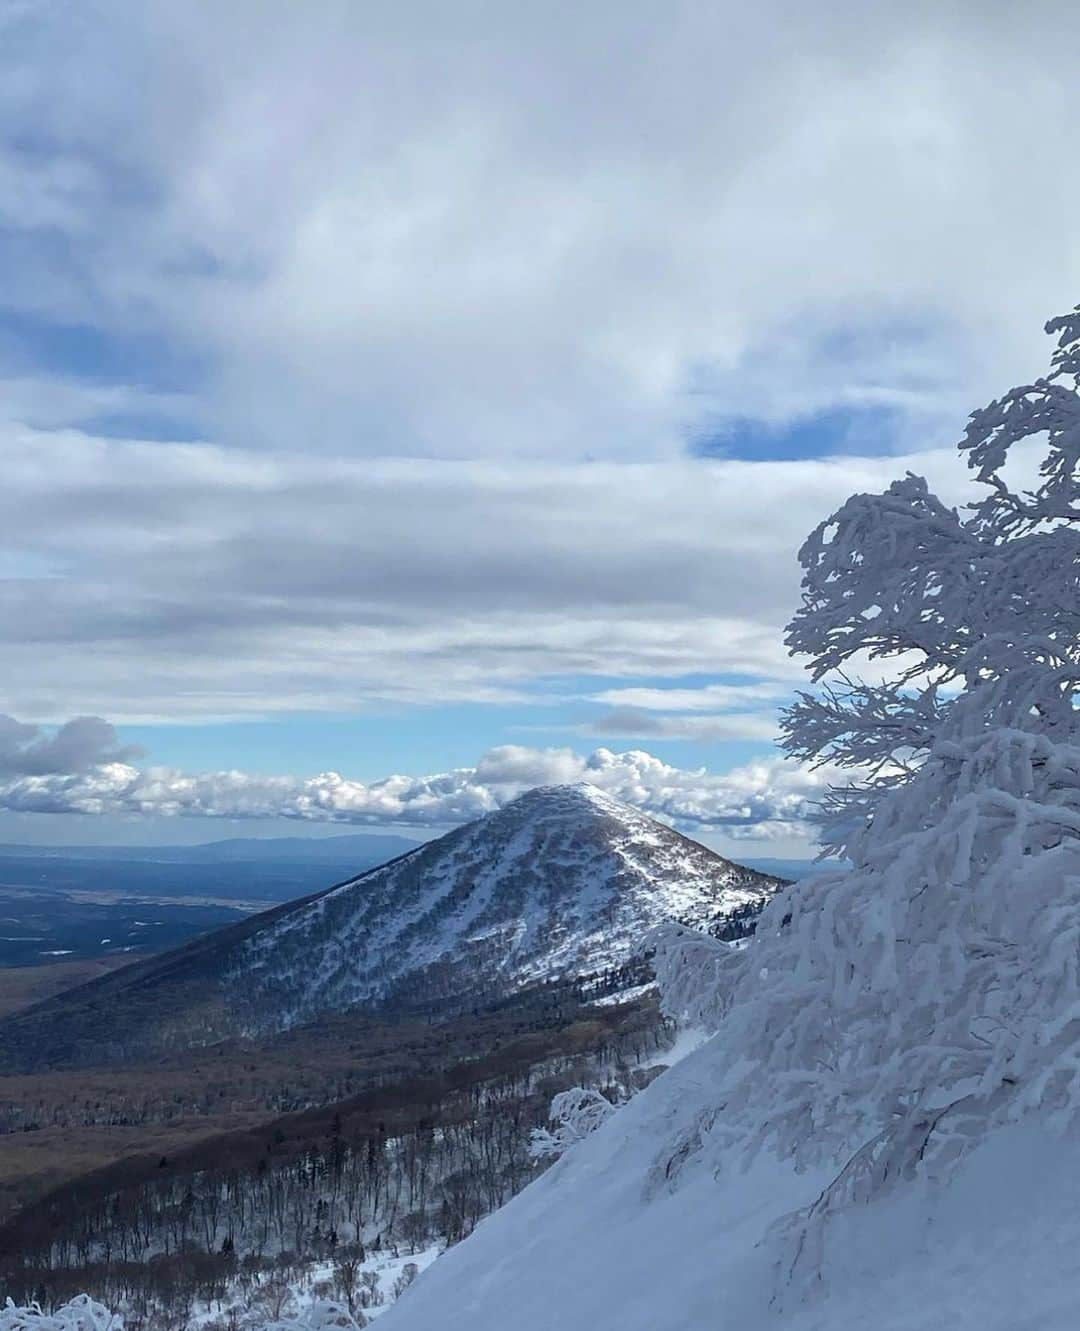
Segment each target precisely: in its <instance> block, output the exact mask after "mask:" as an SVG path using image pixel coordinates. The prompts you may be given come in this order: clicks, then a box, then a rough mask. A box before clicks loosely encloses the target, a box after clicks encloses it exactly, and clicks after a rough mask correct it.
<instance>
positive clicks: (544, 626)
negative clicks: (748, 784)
mask: <svg viewBox="0 0 1080 1331" xmlns="http://www.w3.org/2000/svg"><path fill="white" fill-rule="evenodd" d="M905 466H910V467H913V468H915V469H917V470H921V471H924V472H927V473H928V474H929V475H930V477H931V479H932V481H933V482H934V483H935V484H936V485H938V487H939V488H941V489H943V491H944V493H945V494H946V495H948V494H949V493H950V491H952V492H955V491H956V489H957V480H958V478H962V468H961V467H960V465H959V463H958V462H957V460H956V459H955V458H954V457H953V456H952V455H951V454H950V453H940V452H935V453H928V454H924V455H920V456H914V455H911V456H906V457H903V458H889V459H874V458H846V459H843V460H835V459H834V460H829V459H824V460H806V461H800V462H769V463H751V462H735V461H727V462H723V461H714V462H695V461H683V462H667V463H653V464H637V465H626V464H624V465H616V464H603V463H594V464H588V463H580V464H560V465H558V466H556V465H554V464H524V463H518V464H514V465H513V466H502V465H500V464H496V463H491V462H432V461H428V462H422V463H421V462H409V461H392V460H382V461H380V462H364V461H358V460H352V461H348V460H342V459H338V460H335V461H333V462H331V461H328V460H325V459H318V458H304V457H299V456H296V455H290V456H283V455H275V456H273V457H266V456H258V455H254V454H251V453H241V452H238V451H236V450H226V449H219V448H214V447H210V446H196V445H181V444H150V443H135V442H131V441H125V440H111V439H103V438H92V437H89V436H86V435H81V434H71V433H61V432H51V433H40V432H30V431H26V430H14V429H11V430H8V431H5V430H4V429H3V428H2V427H0V474H2V475H3V478H4V480H3V485H2V486H0V532H2V533H3V536H2V538H0V677H2V678H3V680H4V695H5V696H4V698H3V704H4V706H5V708H6V709H7V710H9V711H11V712H13V713H14V714H15V715H18V716H29V717H33V718H34V719H35V720H39V721H52V722H59V721H62V720H64V719H66V718H67V717H70V716H71V715H72V714H73V713H96V714H99V715H105V716H109V717H110V718H112V719H113V720H115V721H117V722H123V721H128V722H132V721H137V720H145V719H148V720H154V719H158V718H166V719H176V720H179V719H185V718H200V719H206V718H210V717H243V716H252V715H256V716H258V715H268V714H273V713H276V712H284V711H288V712H299V711H335V710H336V711H351V710H362V709H364V708H365V707H371V706H376V705H383V704H386V703H393V704H409V703H424V704H426V703H433V702H439V703H453V702H460V701H472V702H514V701H520V700H521V699H522V698H523V696H524V694H525V691H526V690H527V689H528V688H529V686H530V685H532V684H534V683H535V682H536V681H537V680H542V679H544V678H547V677H552V676H554V677H563V678H565V677H567V676H589V675H600V676H607V677H609V678H610V677H620V676H622V677H628V676H636V677H638V678H642V677H645V678H648V677H650V676H658V675H659V676H680V675H687V674H691V673H694V672H708V673H711V674H719V673H726V674H731V675H744V676H766V677H769V678H770V679H772V680H773V681H779V682H780V689H779V692H780V693H782V692H783V691H784V688H785V687H787V686H788V685H790V682H791V681H792V680H793V679H795V678H797V677H799V675H800V674H801V668H800V667H799V666H798V665H797V664H795V663H793V662H792V661H790V660H789V659H788V657H787V656H786V653H785V651H784V648H783V646H782V642H781V638H782V629H783V625H784V623H785V622H786V620H787V619H788V618H789V616H790V613H791V611H792V609H793V608H794V606H795V605H796V604H797V601H798V578H799V570H798V565H797V562H796V551H797V549H798V546H799V544H800V543H801V541H802V539H803V538H804V536H805V534H806V533H807V532H808V531H809V530H810V528H811V527H812V526H813V525H814V524H815V523H816V522H817V521H819V520H820V518H822V517H824V516H825V515H826V514H827V513H828V512H829V511H830V510H831V509H832V508H834V507H835V506H836V505H838V504H839V503H840V502H841V501H842V500H843V499H844V498H845V497H846V496H847V494H848V493H850V491H851V490H852V489H853V488H865V489H880V488H881V487H882V486H884V485H885V484H887V483H888V481H889V480H891V479H892V477H893V476H894V475H895V474H896V473H897V471H902V469H903V468H904V467H905ZM747 688H748V686H743V691H742V693H741V694H740V695H739V696H736V695H734V694H732V693H730V692H728V693H723V692H720V693H717V692H714V693H712V694H704V695H700V696H695V698H694V699H693V700H692V702H691V703H690V704H687V700H686V698H685V697H684V696H683V695H681V694H680V693H679V692H678V691H669V692H667V693H666V694H665V693H664V692H663V691H659V690H657V691H654V692H653V693H651V694H650V693H649V692H648V691H647V690H646V691H644V692H643V691H642V689H641V688H637V689H633V690H630V691H629V692H627V691H619V690H613V691H609V692H601V693H599V694H597V693H594V692H592V691H589V690H586V693H587V695H588V697H590V698H591V699H593V700H594V701H597V702H601V703H603V704H607V705H610V706H611V707H613V708H623V709H625V708H627V707H632V708H634V709H635V711H634V712H633V713H632V714H631V715H630V716H629V717H628V716H627V714H626V713H625V711H623V712H622V714H621V715H622V719H623V720H624V721H626V720H628V719H633V721H634V723H635V724H634V726H633V727H632V728H631V730H630V731H629V732H628V731H626V730H625V729H623V730H622V731H621V732H619V733H622V734H624V735H638V736H640V737H643V738H648V736H649V735H650V734H655V733H658V732H657V731H656V730H655V726H656V724H657V723H656V722H655V721H654V722H653V723H652V724H653V726H654V729H653V730H649V729H647V728H646V727H647V725H648V724H649V723H648V721H647V720H646V719H643V718H644V713H645V712H649V711H651V712H654V713H659V708H660V707H666V708H669V709H671V710H672V711H673V712H682V711H686V712H687V717H685V718H684V719H683V720H682V721H681V722H679V723H678V725H676V724H675V723H674V722H672V723H671V725H672V728H673V729H681V730H682V731H683V732H684V733H690V732H692V731H693V730H694V729H695V726H696V727H697V728H698V730H699V731H700V729H701V726H702V724H703V723H702V722H701V721H700V720H699V721H697V722H693V721H691V720H690V719H689V712H704V713H709V712H711V713H713V714H716V713H720V712H722V711H732V710H736V709H738V710H742V711H744V712H748V713H756V714H758V715H757V716H756V719H755V720H754V721H753V723H752V724H753V728H754V734H755V735H758V736H760V735H761V734H763V733H764V730H765V729H766V728H767V726H768V724H770V723H769V722H768V720H767V718H765V717H764V716H763V715H762V714H764V713H767V712H768V711H769V709H770V706H771V703H770V697H772V698H773V699H775V697H776V695H777V685H776V683H773V684H772V685H769V686H766V687H765V688H764V689H763V690H759V691H758V693H757V694H756V695H755V694H753V693H752V692H748V691H747ZM618 721H619V716H618V715H617V716H616V718H615V721H613V722H610V723H609V729H608V730H607V731H604V732H602V733H607V734H612V733H615V732H614V731H613V730H612V729H611V728H610V726H614V725H616V724H617V723H618ZM725 724H727V723H726V722H725Z"/></svg>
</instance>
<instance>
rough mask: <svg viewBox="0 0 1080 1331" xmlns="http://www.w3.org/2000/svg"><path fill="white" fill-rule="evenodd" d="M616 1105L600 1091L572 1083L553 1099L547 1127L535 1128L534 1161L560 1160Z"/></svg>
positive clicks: (532, 1146)
mask: <svg viewBox="0 0 1080 1331" xmlns="http://www.w3.org/2000/svg"><path fill="white" fill-rule="evenodd" d="M614 1111H615V1106H614V1105H613V1104H612V1103H611V1101H610V1100H609V1099H608V1098H607V1097H606V1096H604V1095H601V1094H600V1092H599V1091H595V1090H592V1089H591V1088H589V1087H587V1086H571V1088H570V1089H569V1090H568V1091H560V1092H559V1094H558V1095H556V1096H555V1097H554V1099H553V1100H552V1101H551V1110H550V1119H551V1126H550V1127H548V1128H534V1129H533V1131H532V1136H531V1138H530V1141H529V1154H530V1155H531V1156H532V1158H533V1159H534V1160H550V1159H557V1158H558V1157H559V1156H561V1155H562V1154H563V1152H564V1151H566V1150H568V1149H569V1148H570V1147H571V1146H573V1145H574V1143H575V1142H579V1141H581V1139H582V1138H583V1137H587V1136H588V1135H589V1133H590V1132H595V1131H596V1129H597V1128H598V1127H599V1126H600V1124H601V1123H603V1122H604V1121H605V1120H606V1119H608V1118H610V1116H611V1115H612V1114H613V1113H614Z"/></svg>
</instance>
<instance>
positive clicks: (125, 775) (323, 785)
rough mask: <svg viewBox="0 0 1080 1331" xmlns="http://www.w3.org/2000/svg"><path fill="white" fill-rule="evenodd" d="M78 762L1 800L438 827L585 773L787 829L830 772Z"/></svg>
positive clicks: (642, 761) (611, 762)
mask: <svg viewBox="0 0 1080 1331" xmlns="http://www.w3.org/2000/svg"><path fill="white" fill-rule="evenodd" d="M98 724H99V725H100V726H104V725H105V723H104V722H100V723H98ZM70 766H71V770H56V764H53V765H52V766H51V767H50V768H48V769H46V770H36V771H30V772H26V773H23V774H15V775H12V774H11V773H7V772H5V773H2V774H0V809H4V810H7V811H10V812H15V813H54V814H55V813H81V814H92V815H140V816H147V817H201V818H226V819H244V818H253V819H255V818H260V819H265V818H288V819H297V820H301V821H314V822H334V823H353V824H370V823H375V824H379V825H391V824H401V825H403V826H407V827H419V828H432V827H433V828H441V827H446V826H448V825H452V824H457V823H461V822H465V821H468V820H469V819H472V818H476V817H479V816H481V815H482V814H485V813H489V812H491V811H492V810H493V809H496V808H498V807H499V806H500V805H502V804H504V803H506V801H508V800H510V799H513V798H514V797H515V796H517V795H519V794H521V793H522V792H523V791H524V790H528V789H530V788H532V787H533V786H536V785H548V784H562V783H565V782H570V781H580V780H587V781H590V782H592V783H593V784H594V785H597V786H599V787H601V788H602V789H604V790H607V791H609V792H610V793H611V794H613V795H616V796H618V797H619V798H620V799H623V800H625V801H627V802H628V803H630V804H634V805H636V806H637V807H639V808H641V809H644V810H645V811H646V812H649V813H652V814H654V815H656V816H657V817H660V818H663V819H665V820H667V821H670V822H673V823H676V824H678V825H680V826H684V827H688V828H700V829H714V830H716V829H720V830H723V831H724V832H725V833H726V834H727V835H729V836H734V837H740V836H747V835H750V836H756V837H762V836H764V837H768V836H770V835H784V836H789V837H790V836H791V835H792V834H793V832H802V833H803V834H805V833H806V831H807V828H806V820H807V818H808V817H809V815H810V811H811V806H812V803H813V801H814V800H815V798H816V797H817V796H818V795H819V794H820V792H821V789H822V787H823V785H824V781H825V776H824V774H823V773H820V772H809V771H808V770H806V769H805V768H803V767H800V766H798V765H797V764H794V763H789V762H787V761H785V760H783V759H780V758H776V759H772V760H770V761H765V762H759V763H754V764H750V765H748V766H745V767H741V768H738V769H736V770H735V771H732V772H728V773H725V774H723V775H716V774H713V773H710V772H707V771H706V770H705V769H703V768H702V769H698V770H686V769H682V768H677V767H673V766H671V765H670V764H668V763H664V762H662V761H661V760H660V759H659V758H655V757H653V756H652V755H651V754H649V753H644V752H641V751H638V750H632V751H629V752H625V753H613V752H612V751H611V750H610V749H602V748H601V749H597V750H596V751H595V752H594V753H593V754H591V755H590V756H588V757H583V756H581V755H579V754H577V753H574V752H573V751H572V750H570V749H561V748H553V749H531V748H525V747H521V746H516V745H507V746H502V747H499V748H495V749H491V750H489V751H488V752H487V753H485V754H484V755H483V756H482V757H481V758H480V759H479V761H478V762H477V764H476V766H475V767H471V768H459V769H456V770H454V771H450V772H443V773H438V774H435V775H430V776H400V775H395V776H389V777H386V778H385V779H383V780H381V781H372V782H363V781H356V780H352V779H350V778H348V777H346V776H343V775H341V774H339V773H337V772H324V773H321V774H320V775H318V776H314V777H294V776H279V777H267V776H254V775H250V774H248V773H244V772H239V771H225V772H204V773H198V774H187V773H183V772H180V771H176V770H174V769H170V768H164V767H147V768H144V769H140V768H138V767H135V766H133V765H132V764H131V763H130V762H124V761H118V760H116V759H114V758H113V757H112V756H111V755H109V754H104V755H103V756H102V758H101V760H100V761H98V762H96V763H92V764H90V765H87V764H86V763H85V762H82V761H81V760H80V761H79V762H78V763H74V762H73V763H72V764H71V765H70Z"/></svg>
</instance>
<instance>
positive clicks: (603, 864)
mask: <svg viewBox="0 0 1080 1331" xmlns="http://www.w3.org/2000/svg"><path fill="white" fill-rule="evenodd" d="M780 886H781V880H780V879H777V878H772V877H770V876H768V875H765V874H760V873H757V872H755V871H754V870H752V869H747V868H743V867H742V866H740V865H737V864H732V863H731V862H730V861H728V860H725V859H723V858H722V857H721V856H719V855H717V854H715V853H714V852H713V851H711V850H709V849H708V848H707V847H705V846H702V845H699V844H698V843H697V842H696V841H692V840H690V838H688V837H685V836H683V835H682V834H681V833H679V832H676V831H675V830H674V829H672V828H670V827H667V826H666V825H665V824H663V823H659V822H657V821H656V820H655V819H653V818H650V817H649V816H648V815H647V814H644V813H642V812H641V811H640V810H638V809H634V808H632V807H631V806H630V805H627V804H624V803H623V802H622V801H621V800H618V799H616V798H615V797H614V796H611V795H609V794H607V793H606V792H605V791H603V790H601V789H599V788H598V787H596V786H594V785H592V784H590V783H589V782H585V781H582V782H576V783H574V784H572V785H563V786H539V787H536V788H535V789H533V790H530V791H527V792H526V793H525V794H523V795H521V796H519V797H518V798H517V799H515V800H513V801H511V802H510V803H508V804H505V805H504V806H503V807H502V808H501V809H497V810H495V811H494V812H493V813H490V814H487V815H486V816H485V817H483V818H479V819H477V820H476V821H475V822H472V823H467V824H466V825H465V826H463V827H459V828H456V829H455V830H454V831H452V832H449V833H447V834H446V835H445V836H443V837H440V838H439V839H438V840H436V841H430V842H428V843H427V844H425V845H422V846H419V847H417V848H416V849H415V850H411V851H408V852H407V853H406V854H404V855H401V856H399V857H398V858H397V859H394V860H391V861H389V862H388V863H387V864H384V865H382V866H381V867H379V868H377V869H371V870H369V871H368V872H366V873H363V874H360V875H358V876H356V877H354V878H351V879H349V880H347V881H346V882H344V883H340V884H338V885H337V886H336V887H333V888H330V889H328V890H327V891H325V892H322V893H320V894H318V895H317V896H314V897H308V898H306V899H304V900H302V901H296V902H292V903H290V904H289V905H286V906H281V907H278V908H277V909H275V910H273V911H270V912H267V913H265V914H263V915H260V916H254V917H252V918H251V919H248V920H245V921H243V922H242V923H241V924H239V925H235V926H233V927H231V928H229V929H225V930H222V931H220V932H219V933H217V934H212V935H210V936H208V937H207V938H204V939H200V940H197V942H195V943H193V944H190V945H189V946H188V947H187V948H185V949H181V950H179V951H177V952H172V953H166V954H164V955H163V956H160V957H155V958H151V959H149V960H148V961H146V962H144V963H141V964H140V965H139V966H136V967H132V968H131V973H130V976H128V977H127V978H125V972H124V971H119V972H116V973H115V974H114V975H113V976H111V977H108V984H107V985H105V984H103V983H102V982H96V983H97V985H98V987H97V989H95V990H94V993H93V995H90V994H89V992H88V993H87V1000H88V1007H87V1012H88V1013H90V1014H91V1016H92V1019H93V1020H94V1021H98V1020H99V1017H98V1016H97V1015H96V1013H97V1012H98V1011H99V1010H100V1008H101V1002H102V1001H103V1000H104V998H105V995H106V993H107V995H108V1004H109V1012H110V1021H112V1018H113V1017H115V1025H116V1027H117V1029H118V1030H119V1028H121V1027H122V1028H124V1031H125V1035H124V1042H125V1044H126V1047H128V1048H130V1049H133V1050H137V1051H138V1052H139V1053H140V1054H143V1053H151V1052H156V1051H158V1050H160V1049H161V1048H163V1047H168V1046H170V1045H171V1046H172V1047H177V1046H182V1045H183V1044H185V1043H203V1042H208V1041H212V1040H215V1039H221V1038H223V1037H225V1036H228V1035H237V1034H270V1033H272V1032H274V1031H281V1030H286V1029H288V1028H290V1027H292V1026H296V1025H300V1024H303V1023H305V1022H310V1021H313V1020H316V1019H318V1018H319V1017H321V1016H323V1015H324V1014H328V1013H334V1012H341V1011H345V1010H347V1009H349V1008H354V1007H364V1008H383V1009H390V1010H393V1009H398V1010H403V1009H404V1010H408V1009H415V1008H420V1009H426V1010H438V1011H441V1012H444V1013H450V1012H453V1011H454V1010H460V1009H461V1007H462V1006H466V1007H468V1006H474V1005H475V1004H476V1003H478V1002H485V1001H494V1000H500V999H502V998H505V997H509V996H510V995H512V994H514V993H515V992H517V991H520V990H523V989H527V988H529V987H532V986H535V985H541V984H546V983H548V982H564V981H577V980H580V979H584V978H586V977H589V976H595V975H597V974H599V973H607V974H611V973H614V972H617V971H618V970H619V969H620V968H622V967H623V966H624V965H625V963H626V962H628V961H629V960H630V959H631V958H632V957H633V956H634V955H635V954H636V953H637V952H638V950H639V949H640V947H641V944H642V942H643V941H644V939H645V938H646V937H647V935H648V933H649V931H650V930H651V929H653V928H654V927H655V926H656V925H658V924H662V923H665V922H667V921H677V922H680V923H683V924H688V925H691V926H695V927H698V928H701V929H713V928H716V927H717V926H721V925H723V924H724V922H725V921H726V920H727V919H728V918H729V917H731V916H732V915H735V916H742V915H745V914H747V913H748V912H752V911H753V910H754V909H755V908H756V907H757V906H759V905H761V904H763V903H764V901H765V900H766V899H767V898H768V897H769V896H770V895H771V894H772V893H773V892H774V891H776V890H777V888H779V887H780ZM79 993H80V991H79V990H74V991H72V997H71V999H70V1000H68V999H63V1000H55V1001H54V1003H53V1004H52V1005H51V1006H50V1009H49V1012H48V1014H46V1013H45V1011H44V1010H41V1012H40V1014H39V1016H38V1017H35V1022H37V1023H38V1025H35V1026H34V1032H36V1034H34V1032H30V1028H29V1027H28V1028H27V1032H28V1033H27V1041H31V1035H33V1041H32V1042H36V1043H40V1041H39V1040H38V1039H37V1035H39V1034H40V1030H39V1025H40V1022H46V1023H48V1022H49V1021H52V1022H53V1023H54V1025H55V1026H56V1028H57V1029H59V1028H62V1029H63V1031H64V1032H65V1033H66V1034H65V1038H66V1039H67V1041H68V1044H70V1045H71V1046H72V1047H73V1048H78V1047H79V1046H80V1044H81V1043H83V1040H82V1037H81V1035H80V1029H81V1028H80V1025H79V1021H80V1019H81V1018H79V1017H78V1014H77V1013H76V1014H75V1015H73V1011H74V1010H75V1009H77V1008H78V1005H79ZM148 995H149V996H152V997H148ZM91 999H92V1001H89V1000H91ZM129 1000H130V1001H129ZM95 1005H96V1007H95ZM91 1010H93V1011H91ZM32 1024H33V1023H32ZM136 1027H138V1029H135V1028H136ZM42 1029H43V1028H42ZM95 1029H97V1028H95ZM195 1032H197V1034H195ZM48 1038H49V1039H53V1040H54V1046H55V1045H56V1042H57V1041H59V1035H58V1034H56V1035H55V1039H54V1037H53V1036H51V1035H50V1036H49V1037H48Z"/></svg>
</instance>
